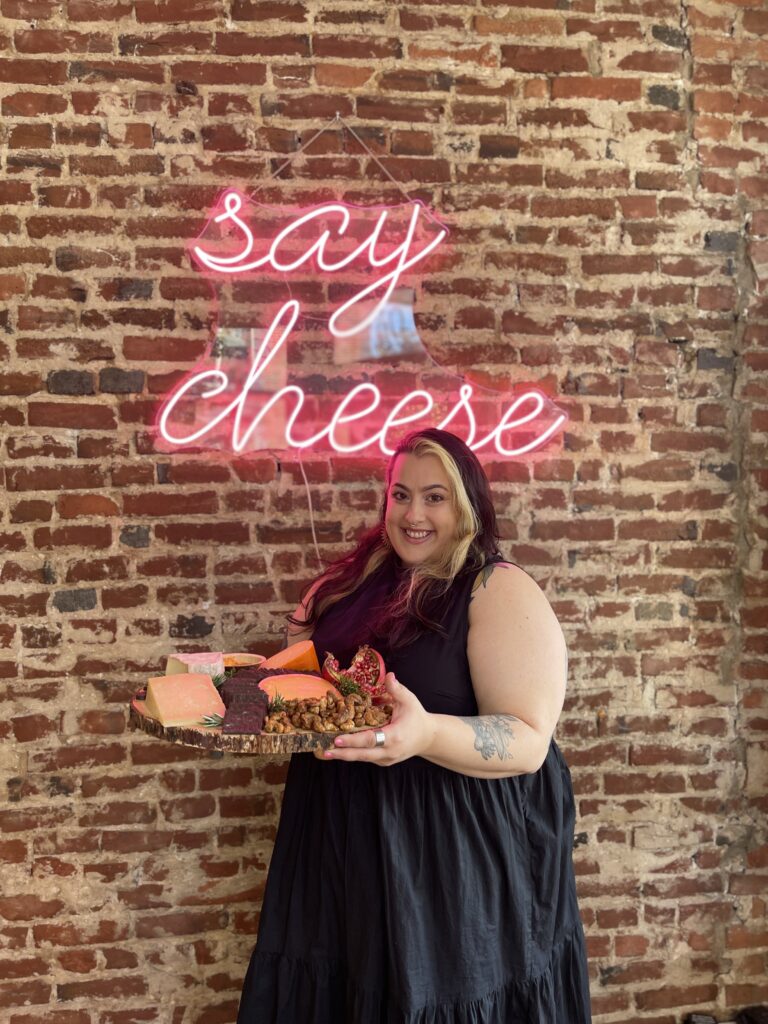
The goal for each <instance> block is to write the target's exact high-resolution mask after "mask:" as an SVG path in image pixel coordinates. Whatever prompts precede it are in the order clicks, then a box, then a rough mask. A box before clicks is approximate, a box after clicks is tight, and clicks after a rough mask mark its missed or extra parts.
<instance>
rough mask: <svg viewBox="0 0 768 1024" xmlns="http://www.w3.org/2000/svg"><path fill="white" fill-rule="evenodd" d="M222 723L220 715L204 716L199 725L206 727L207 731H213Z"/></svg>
mask: <svg viewBox="0 0 768 1024" xmlns="http://www.w3.org/2000/svg"><path fill="white" fill-rule="evenodd" d="M223 722H224V719H223V718H222V716H221V715H204V716H203V720H202V722H201V723H200V724H201V725H205V726H207V727H208V728H209V729H210V728H213V729H215V728H218V726H220V725H222V724H223Z"/></svg>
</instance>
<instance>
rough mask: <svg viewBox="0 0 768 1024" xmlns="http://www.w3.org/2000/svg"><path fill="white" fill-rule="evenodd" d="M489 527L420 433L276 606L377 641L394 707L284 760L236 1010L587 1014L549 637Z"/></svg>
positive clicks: (476, 489)
mask: <svg viewBox="0 0 768 1024" xmlns="http://www.w3.org/2000/svg"><path fill="white" fill-rule="evenodd" d="M497 541H498V534H497V531H496V520H495V512H494V507H493V502H492V497H491V493H490V487H489V484H488V480H487V478H486V476H485V473H484V472H483V469H482V467H481V465H480V463H479V462H478V460H477V458H476V456H475V455H474V454H473V453H472V452H471V451H470V450H469V449H468V448H467V446H466V445H465V444H464V443H463V442H462V441H460V440H459V439H458V438H456V437H454V436H453V435H452V434H449V433H446V432H445V431H440V430H426V431H419V432H416V433H414V434H411V435H409V436H408V437H406V438H404V439H403V441H402V442H401V444H400V445H399V446H398V449H397V451H396V452H395V454H394V455H393V457H392V459H391V461H390V463H389V466H388V468H387V474H386V487H385V490H384V494H383V501H382V508H381V514H380V517H379V521H378V523H377V524H376V525H375V526H373V527H372V528H371V529H370V530H369V531H368V533H367V534H365V535H364V537H363V538H362V539H361V541H360V543H359V544H358V546H357V547H356V549H355V550H354V551H352V552H351V553H350V554H349V555H348V556H346V558H344V559H341V560H340V561H339V562H337V563H335V564H334V565H332V566H330V567H329V569H328V571H327V572H326V573H325V574H324V576H323V577H322V578H321V579H320V580H319V581H315V582H314V583H313V584H312V585H311V587H310V588H309V590H308V592H307V594H306V595H305V597H304V600H303V601H302V602H301V604H300V605H299V608H298V609H297V611H296V614H295V615H294V616H293V617H291V618H290V620H289V621H290V624H291V630H292V631H296V630H298V631H300V632H299V633H298V634H297V633H294V635H293V636H292V639H294V638H295V636H296V635H302V636H305V637H307V638H310V637H311V639H312V641H313V642H314V644H315V646H316V648H317V650H318V652H319V653H320V654H321V655H322V654H323V653H324V652H325V651H326V650H330V651H333V652H334V654H335V655H336V656H337V657H338V658H339V659H340V660H349V658H350V657H351V655H352V654H353V653H354V651H355V650H356V648H357V646H358V645H359V644H360V643H365V642H370V643H371V644H372V645H373V646H375V647H376V649H377V650H378V651H379V652H381V653H382V654H383V656H384V659H385V663H386V666H387V668H388V669H389V673H388V675H387V677H386V685H387V690H388V694H389V702H391V704H392V706H393V708H394V711H393V715H392V719H391V722H390V724H389V725H387V726H384V728H382V729H380V730H378V731H376V732H374V731H373V730H370V731H364V732H359V733H355V734H354V735H347V736H345V737H344V738H343V739H341V740H340V742H337V745H336V747H335V749H333V750H331V751H327V752H325V755H323V754H322V753H319V754H318V755H317V756H314V757H313V756H312V755H309V754H295V755H294V756H293V758H292V760H291V764H290V768H289V771H288V778H287V781H286V788H285V797H284V801H283V809H282V813H281V819H280V826H279V829H278V833H277V838H276V842H275V849H274V853H273V856H272V860H271V863H270V869H269V876H268V879H267V885H266V890H265V893H264V901H263V906H262V911H261V917H260V924H259V935H258V940H257V944H256V948H255V949H254V951H253V955H252V957H251V962H250V966H249V969H248V974H247V976H246V979H245V983H244V986H243V997H242V1000H241V1005H240V1012H239V1016H238V1024H256V1022H258V1024H278V1022H283V1021H285V1022H288V1021H290V1022H294V1021H302V1022H307V1024H331V1022H334V1024H335V1022H337V1021H345V1022H347V1024H512V1022H514V1024H588V1022H589V1021H590V1020H591V1014H590V999H589V981H588V972H587V961H586V953H585V945H584V933H583V929H582V924H581V919H580V916H579V910H578V903H577V899H576V886H575V878H574V873H573V865H572V860H571V850H572V846H573V832H574V823H575V807H574V800H573V791H572V787H571V781H570V772H569V770H568V766H567V764H566V763H565V761H564V759H563V756H562V754H561V752H560V750H559V748H558V746H557V743H556V742H555V740H554V731H555V728H556V725H557V720H558V718H559V716H560V712H561V709H562V704H563V696H564V693H565V682H566V680H565V675H566V652H565V642H564V639H563V634H562V631H561V629H560V626H559V624H558V622H557V619H556V617H555V615H554V613H553V611H552V609H551V607H550V605H549V602H548V601H547V600H546V598H545V596H544V594H543V593H542V592H541V590H540V589H539V587H538V586H537V585H536V583H535V582H534V581H533V580H532V579H531V577H530V576H528V574H527V573H525V572H524V571H523V570H521V569H520V568H518V567H517V566H514V565H511V564H510V563H507V562H505V561H504V560H503V558H502V556H501V553H500V552H499V550H498V547H497ZM321 760H322V761H323V762H324V763H321Z"/></svg>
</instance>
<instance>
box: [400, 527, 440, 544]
mask: <svg viewBox="0 0 768 1024" xmlns="http://www.w3.org/2000/svg"><path fill="white" fill-rule="evenodd" d="M434 532H435V531H434V530H409V529H404V530H403V533H404V534H405V538H406V540H407V541H408V543H409V544H423V543H424V542H425V541H428V540H429V539H430V538H431V537H432V534H433V533H434Z"/></svg>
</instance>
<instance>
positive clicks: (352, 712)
mask: <svg viewBox="0 0 768 1024" xmlns="http://www.w3.org/2000/svg"><path fill="white" fill-rule="evenodd" d="M392 710H393V708H392V705H391V704H383V705H379V706H374V705H373V704H372V702H371V698H370V696H369V695H368V694H365V695H361V694H359V693H350V694H349V695H348V696H346V697H342V698H338V697H334V696H333V695H332V694H330V693H329V694H328V695H327V696H325V697H321V698H320V699H319V700H318V699H317V698H316V697H312V698H310V697H306V698H303V699H302V700H287V701H285V710H283V711H273V712H272V714H270V715H267V717H266V719H265V721H264V728H263V731H264V732H276V733H284V732H296V730H297V729H311V730H312V731H313V732H351V731H352V730H353V729H360V728H365V727H366V726H376V725H387V723H388V722H389V721H390V719H391V718H392Z"/></svg>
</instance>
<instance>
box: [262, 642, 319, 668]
mask: <svg viewBox="0 0 768 1024" xmlns="http://www.w3.org/2000/svg"><path fill="white" fill-rule="evenodd" d="M261 667H262V668H295V669H296V671H297V672H319V671H320V662H319V661H318V660H317V653H316V651H315V645H314V644H313V643H312V641H311V640H300V641H299V642H298V643H296V644H291V645H290V647H286V648H285V650H284V651H278V653H277V654H273V655H272V657H271V658H267V660H266V661H265V662H264V664H263V665H262V666H261Z"/></svg>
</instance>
